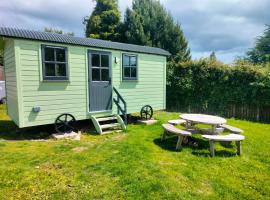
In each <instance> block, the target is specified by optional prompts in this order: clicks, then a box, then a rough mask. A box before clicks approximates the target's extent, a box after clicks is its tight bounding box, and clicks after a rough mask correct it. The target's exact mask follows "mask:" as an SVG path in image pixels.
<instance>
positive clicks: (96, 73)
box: [92, 69, 100, 81]
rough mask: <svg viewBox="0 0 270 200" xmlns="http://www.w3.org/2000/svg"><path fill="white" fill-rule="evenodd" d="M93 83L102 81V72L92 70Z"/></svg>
mask: <svg viewBox="0 0 270 200" xmlns="http://www.w3.org/2000/svg"><path fill="white" fill-rule="evenodd" d="M92 81H100V70H99V69H92Z"/></svg>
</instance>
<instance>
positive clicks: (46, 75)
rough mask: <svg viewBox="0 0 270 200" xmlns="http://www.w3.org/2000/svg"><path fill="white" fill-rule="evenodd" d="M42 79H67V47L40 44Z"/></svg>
mask: <svg viewBox="0 0 270 200" xmlns="http://www.w3.org/2000/svg"><path fill="white" fill-rule="evenodd" d="M41 49H42V66H43V80H68V70H67V48H65V47H57V46H47V45H42V48H41Z"/></svg>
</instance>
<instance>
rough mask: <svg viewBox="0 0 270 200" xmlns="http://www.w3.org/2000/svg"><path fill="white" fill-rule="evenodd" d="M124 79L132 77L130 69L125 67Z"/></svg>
mask: <svg viewBox="0 0 270 200" xmlns="http://www.w3.org/2000/svg"><path fill="white" fill-rule="evenodd" d="M124 77H125V78H129V77H130V67H124Z"/></svg>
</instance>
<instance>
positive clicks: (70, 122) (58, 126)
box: [54, 113, 76, 134]
mask: <svg viewBox="0 0 270 200" xmlns="http://www.w3.org/2000/svg"><path fill="white" fill-rule="evenodd" d="M75 122H76V119H75V117H74V116H73V115H71V114H68V113H64V114H61V115H59V116H58V117H57V118H56V120H55V122H54V125H55V130H56V131H57V133H62V134H63V133H70V132H72V131H74V130H75V127H74V126H75Z"/></svg>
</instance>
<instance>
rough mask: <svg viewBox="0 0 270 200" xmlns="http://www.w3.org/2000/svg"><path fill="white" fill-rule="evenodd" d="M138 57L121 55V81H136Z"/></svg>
mask: <svg viewBox="0 0 270 200" xmlns="http://www.w3.org/2000/svg"><path fill="white" fill-rule="evenodd" d="M137 59H138V57H137V56H136V55H128V54H123V69H122V71H123V73H122V74H123V80H137V78H138V77H137V74H138V72H137V68H138V60H137Z"/></svg>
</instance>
